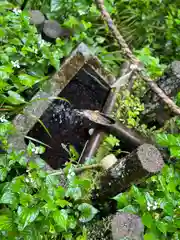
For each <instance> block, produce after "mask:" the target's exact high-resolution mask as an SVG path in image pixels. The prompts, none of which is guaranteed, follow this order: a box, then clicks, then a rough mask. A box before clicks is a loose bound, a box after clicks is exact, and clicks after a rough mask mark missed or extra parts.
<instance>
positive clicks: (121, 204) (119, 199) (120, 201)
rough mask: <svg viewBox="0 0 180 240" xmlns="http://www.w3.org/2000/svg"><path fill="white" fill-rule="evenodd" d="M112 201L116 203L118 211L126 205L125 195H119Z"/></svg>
mask: <svg viewBox="0 0 180 240" xmlns="http://www.w3.org/2000/svg"><path fill="white" fill-rule="evenodd" d="M113 199H114V200H116V201H117V203H118V209H120V208H123V207H125V206H126V205H128V198H127V194H125V193H119V194H118V195H117V196H115V197H113Z"/></svg>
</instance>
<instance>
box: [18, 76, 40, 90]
mask: <svg viewBox="0 0 180 240" xmlns="http://www.w3.org/2000/svg"><path fill="white" fill-rule="evenodd" d="M18 78H19V81H20V83H21V84H22V85H24V86H27V87H32V86H33V85H34V84H35V83H37V82H39V81H40V79H39V78H37V77H33V76H30V75H28V74H20V75H19V76H18Z"/></svg>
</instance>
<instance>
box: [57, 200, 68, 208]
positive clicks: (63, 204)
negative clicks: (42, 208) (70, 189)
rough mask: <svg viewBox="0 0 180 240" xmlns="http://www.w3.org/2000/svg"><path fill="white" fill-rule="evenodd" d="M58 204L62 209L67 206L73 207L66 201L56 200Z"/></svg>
mask: <svg viewBox="0 0 180 240" xmlns="http://www.w3.org/2000/svg"><path fill="white" fill-rule="evenodd" d="M56 204H57V205H58V206H60V207H61V208H64V207H65V206H72V203H70V202H68V201H66V200H64V199H58V200H56Z"/></svg>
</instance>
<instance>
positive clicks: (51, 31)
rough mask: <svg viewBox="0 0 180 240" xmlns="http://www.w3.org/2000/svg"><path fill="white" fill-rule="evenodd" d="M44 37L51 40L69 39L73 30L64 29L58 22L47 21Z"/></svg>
mask: <svg viewBox="0 0 180 240" xmlns="http://www.w3.org/2000/svg"><path fill="white" fill-rule="evenodd" d="M43 35H44V37H46V38H48V39H49V41H50V40H52V41H53V40H55V39H56V38H68V37H70V36H71V35H72V31H71V29H68V28H62V27H61V26H60V24H59V23H58V22H57V21H54V20H46V21H45V22H44V26H43Z"/></svg>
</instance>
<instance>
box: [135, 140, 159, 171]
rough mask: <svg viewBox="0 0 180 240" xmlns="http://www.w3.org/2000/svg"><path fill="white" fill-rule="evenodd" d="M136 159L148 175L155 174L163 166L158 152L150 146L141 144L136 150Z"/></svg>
mask: <svg viewBox="0 0 180 240" xmlns="http://www.w3.org/2000/svg"><path fill="white" fill-rule="evenodd" d="M137 155H138V158H139V160H140V162H141V164H142V167H143V168H144V169H145V170H146V171H147V172H149V173H157V172H159V171H161V169H162V168H163V166H164V161H163V158H162V155H161V153H160V152H159V150H158V149H157V148H156V147H155V146H153V145H151V144H146V143H145V144H143V145H141V146H140V147H138V149H137Z"/></svg>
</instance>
